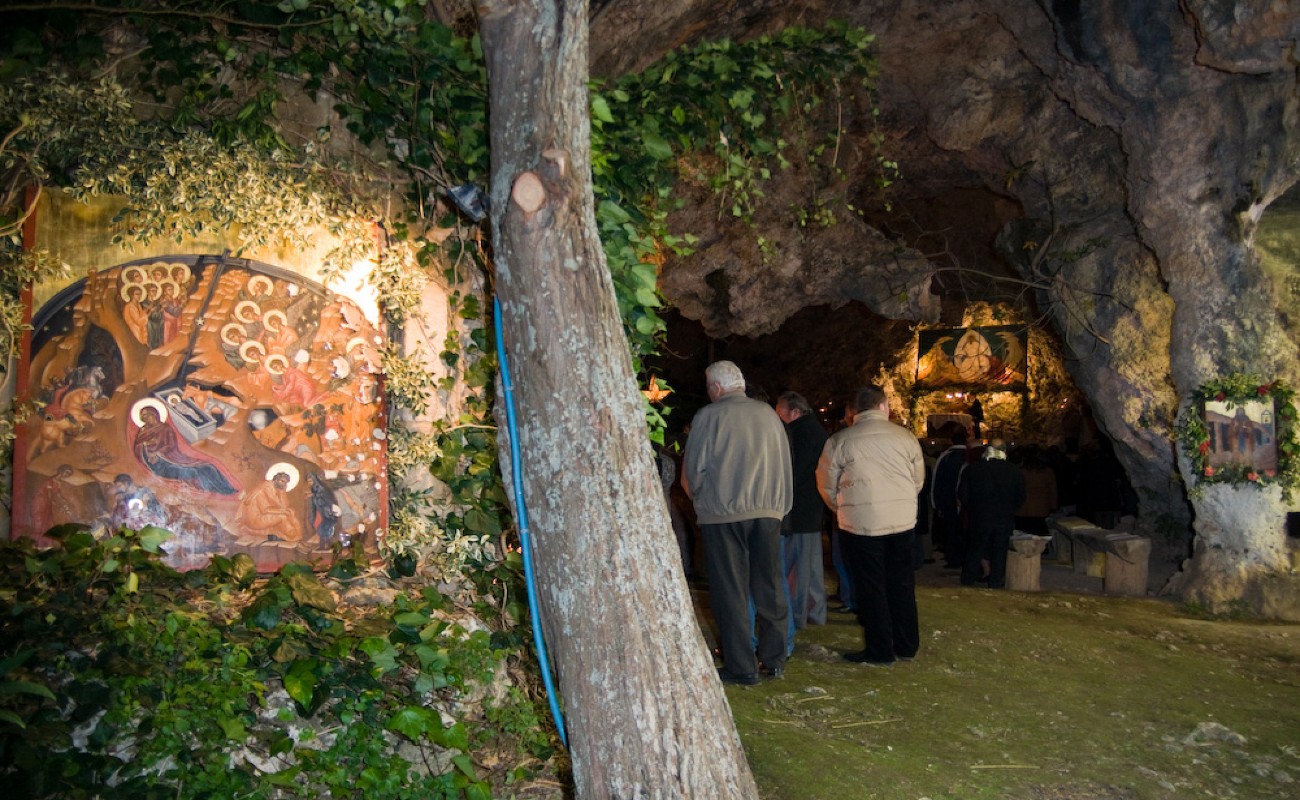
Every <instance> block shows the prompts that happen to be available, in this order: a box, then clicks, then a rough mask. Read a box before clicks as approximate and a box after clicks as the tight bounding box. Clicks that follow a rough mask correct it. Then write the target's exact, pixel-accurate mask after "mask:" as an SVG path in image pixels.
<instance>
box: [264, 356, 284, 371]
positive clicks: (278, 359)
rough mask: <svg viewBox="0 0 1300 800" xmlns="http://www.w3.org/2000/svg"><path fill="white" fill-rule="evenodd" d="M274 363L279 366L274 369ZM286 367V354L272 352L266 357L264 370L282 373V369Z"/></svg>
mask: <svg viewBox="0 0 1300 800" xmlns="http://www.w3.org/2000/svg"><path fill="white" fill-rule="evenodd" d="M275 364H279V365H280V368H279V369H276V368H275V366H274V365H275ZM288 368H289V359H288V358H287V357H286V356H284V355H282V354H280V353H272V354H271V355H269V356H267V357H266V371H267V372H269V373H271V374H272V375H283V374H284V371H285V370H286V369H288Z"/></svg>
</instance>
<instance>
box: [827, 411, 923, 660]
mask: <svg viewBox="0 0 1300 800" xmlns="http://www.w3.org/2000/svg"><path fill="white" fill-rule="evenodd" d="M853 408H854V411H855V413H854V417H853V424H852V425H850V426H849V427H847V428H845V429H844V430H841V431H839V432H838V433H836V434H835V435H834V436H832V437H831V438H830V440H829V441H827V442H826V447H825V448H824V449H823V450H822V457H821V460H820V461H819V462H818V464H817V490H818V491H819V492H820V493H821V496H822V499H823V500H825V501H826V505H827V506H829V507H830V509H831V510H832V511H834V512H835V517H836V520H837V522H838V524H839V527H840V529H841V530H842V531H843V532H844V533H845V534H846V535H845V536H843V537H842V538H841V540H840V544H841V547H842V549H843V551H844V561H845V564H846V566H847V567H848V571H849V576H850V579H851V581H852V583H853V594H854V597H855V598H856V601H857V607H858V622H859V624H861V625H862V627H863V630H864V633H865V640H866V646H865V648H864V649H862V650H860V651H856V652H851V653H846V654H845V655H844V658H845V660H847V661H852V662H855V663H859V664H872V665H875V666H889V665H890V664H893V663H894V661H896V660H899V659H901V660H903V661H910V660H911V659H912V658H913V657H915V656H916V651H917V649H918V648H919V647H920V642H921V635H920V631H919V627H918V623H917V617H916V574H915V572H914V570H913V566H912V545H913V543H912V537H913V536H914V535H915V528H916V508H917V507H916V497H917V494H918V493H920V491H921V487H922V486H924V484H925V461H924V458H923V456H922V453H921V444H920V442H918V441H917V440H916V437H915V436H913V435H912V434H911V433H909V432H908V431H907V430H906V429H904V428H902V427H900V426H898V425H895V424H894V423H892V422H890V421H889V399H888V397H886V395H885V392H884V390H883V389H880V388H879V387H877V386H866V387H863V388H862V389H859V390H858V393H857V396H856V397H855V398H854V402H853Z"/></svg>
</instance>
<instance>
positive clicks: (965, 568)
mask: <svg viewBox="0 0 1300 800" xmlns="http://www.w3.org/2000/svg"><path fill="white" fill-rule="evenodd" d="M1011 533H1012V527H1011V526H1010V525H1006V524H998V523H987V524H978V525H977V524H972V525H971V527H970V547H969V549H968V550H967V552H966V563H965V564H963V565H962V568H961V584H962V586H974V585H975V584H976V583H978V582H979V581H980V579H981V578H983V577H984V576H983V572H984V563H983V560H984V559H988V562H989V575H988V578H989V588H990V589H1004V588H1006V585H1007V551H1008V550H1010V549H1011Z"/></svg>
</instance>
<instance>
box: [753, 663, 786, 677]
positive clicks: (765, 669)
mask: <svg viewBox="0 0 1300 800" xmlns="http://www.w3.org/2000/svg"><path fill="white" fill-rule="evenodd" d="M758 674H759V675H762V676H763V677H764V678H770V679H772V680H779V679H781V678H784V677H785V665H784V664H782V665H781V666H779V667H769V666H768V665H766V664H763V663H761V662H760V663H759V665H758Z"/></svg>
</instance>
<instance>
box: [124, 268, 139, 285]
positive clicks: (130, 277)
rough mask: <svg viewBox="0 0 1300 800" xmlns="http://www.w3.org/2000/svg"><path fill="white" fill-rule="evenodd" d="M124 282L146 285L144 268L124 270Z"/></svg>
mask: <svg viewBox="0 0 1300 800" xmlns="http://www.w3.org/2000/svg"><path fill="white" fill-rule="evenodd" d="M122 281H123V282H125V283H144V267H141V266H134V267H127V268H126V269H124V270H122Z"/></svg>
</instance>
